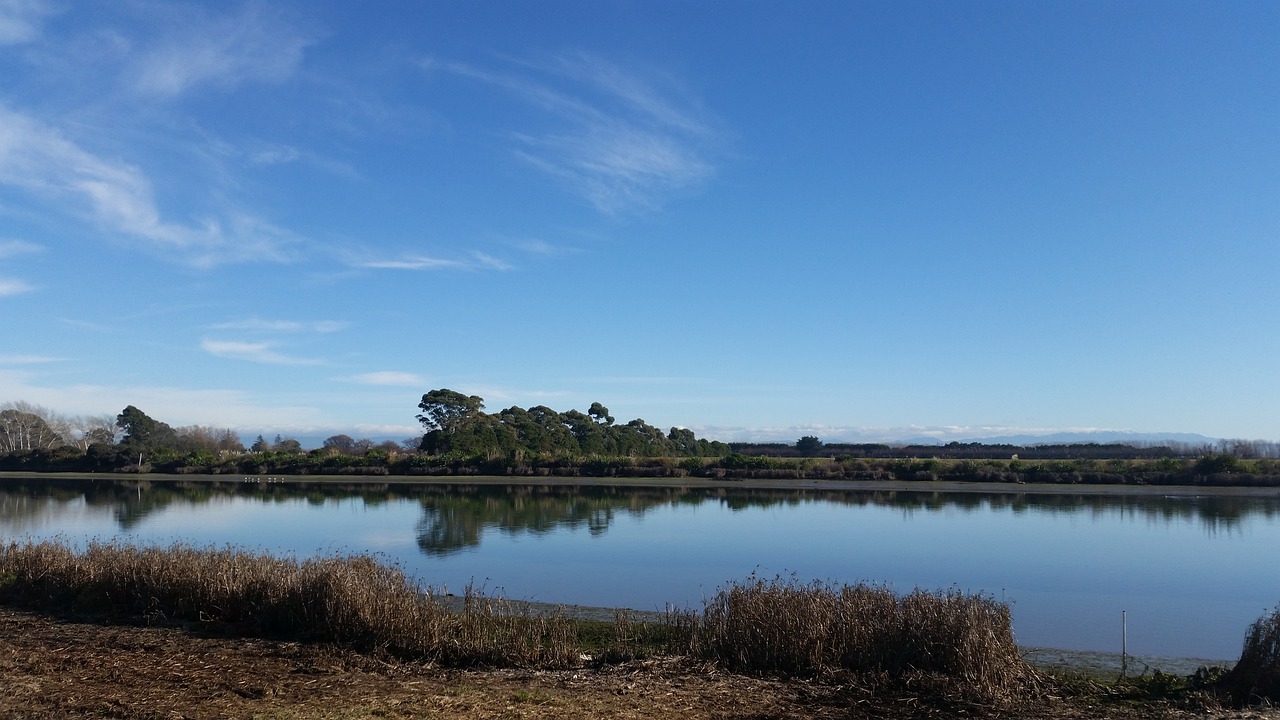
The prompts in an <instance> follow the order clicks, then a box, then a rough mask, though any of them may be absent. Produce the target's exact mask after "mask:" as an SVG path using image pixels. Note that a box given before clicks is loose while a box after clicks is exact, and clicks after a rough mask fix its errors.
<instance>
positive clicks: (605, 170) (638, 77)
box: [425, 53, 717, 213]
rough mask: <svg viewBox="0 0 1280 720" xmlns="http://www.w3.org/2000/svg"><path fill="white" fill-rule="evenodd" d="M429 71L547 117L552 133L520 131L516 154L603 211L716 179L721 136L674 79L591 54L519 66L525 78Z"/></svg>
mask: <svg viewBox="0 0 1280 720" xmlns="http://www.w3.org/2000/svg"><path fill="white" fill-rule="evenodd" d="M425 67H427V68H428V69H432V68H436V67H444V68H445V69H447V70H449V71H451V72H453V73H455V74H457V75H460V76H463V77H468V78H471V79H474V80H477V81H480V82H484V83H487V84H490V85H493V86H495V87H498V88H501V89H502V90H504V91H506V92H507V93H509V94H511V95H512V96H514V97H517V98H519V99H521V100H523V101H524V102H526V103H527V104H530V105H532V106H533V107H535V108H538V109H539V110H541V111H543V119H544V120H546V119H549V120H550V121H551V125H550V127H549V128H547V129H542V130H538V131H534V130H531V129H519V130H514V131H512V132H511V137H512V138H513V139H514V140H515V141H516V144H517V147H516V148H514V149H513V152H514V153H515V154H516V155H517V156H518V157H519V158H521V159H522V160H524V161H525V162H527V163H529V164H530V165H532V166H533V167H536V168H538V169H539V170H541V171H543V172H545V173H547V174H548V175H551V176H553V177H555V178H558V179H559V180H561V181H562V182H564V183H565V184H566V185H567V186H568V187H570V188H571V189H572V190H573V191H575V192H576V193H578V194H580V195H581V196H582V197H584V198H585V199H586V200H587V201H588V202H590V203H591V204H592V205H594V206H595V207H596V208H597V209H598V210H599V211H601V212H604V213H616V212H618V211H621V210H627V209H631V208H636V207H653V206H656V205H658V204H660V203H661V201H662V200H663V199H664V198H666V197H667V196H669V195H670V194H671V193H673V192H676V191H679V190H682V189H684V188H688V187H692V186H696V185H698V184H700V183H702V182H704V181H706V180H707V179H708V178H710V177H711V176H712V175H714V172H715V169H714V167H713V165H712V163H711V160H710V159H709V155H710V152H709V149H710V148H711V147H712V146H714V144H715V143H716V142H717V133H716V132H715V131H714V130H713V129H712V125H711V124H710V123H709V122H707V121H706V120H705V119H704V113H702V112H701V111H700V110H699V109H698V107H697V104H696V103H694V102H692V101H690V100H688V99H687V98H682V97H681V96H680V94H679V92H678V88H677V86H676V83H674V82H672V81H671V80H670V79H669V78H663V77H660V76H658V75H656V74H648V75H646V74H641V73H638V72H632V71H628V70H624V69H623V68H621V67H619V66H617V65H614V64H612V63H610V62H608V61H606V60H605V59H603V58H600V57H597V56H594V55H590V54H586V53H577V54H566V55H561V56H559V57H557V58H555V59H554V60H553V61H552V62H550V63H543V64H533V63H525V64H521V65H519V66H518V67H519V68H521V70H522V71H523V72H522V73H515V72H492V71H489V70H485V69H481V68H478V67H475V66H472V65H467V64H463V63H445V64H443V65H440V64H438V63H435V62H434V61H432V62H431V63H428V64H426V65H425Z"/></svg>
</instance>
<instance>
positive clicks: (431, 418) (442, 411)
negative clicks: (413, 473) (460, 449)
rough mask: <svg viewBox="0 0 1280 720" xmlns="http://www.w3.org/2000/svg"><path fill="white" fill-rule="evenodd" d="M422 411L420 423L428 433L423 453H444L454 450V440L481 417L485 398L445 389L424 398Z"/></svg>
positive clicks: (420, 408) (435, 391)
mask: <svg viewBox="0 0 1280 720" xmlns="http://www.w3.org/2000/svg"><path fill="white" fill-rule="evenodd" d="M418 409H419V410H421V411H422V412H421V413H419V414H418V415H417V418H418V422H420V423H422V427H423V428H424V429H426V431H427V433H426V435H424V436H423V438H422V449H423V450H426V451H427V452H430V453H442V452H448V451H449V450H451V449H453V445H454V443H453V440H454V436H455V435H456V434H457V433H458V431H459V430H461V429H462V428H463V426H465V425H466V424H467V423H469V422H472V421H473V420H475V419H476V418H477V417H478V416H479V415H480V414H481V411H482V410H484V398H482V397H480V396H479V395H463V394H462V393H460V392H457V391H456V390H450V389H448V388H441V389H439V390H432V391H431V392H429V393H427V394H426V395H423V396H422V402H420V403H418Z"/></svg>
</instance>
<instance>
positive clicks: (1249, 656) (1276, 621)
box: [1218, 606, 1280, 705]
mask: <svg viewBox="0 0 1280 720" xmlns="http://www.w3.org/2000/svg"><path fill="white" fill-rule="evenodd" d="M1218 685H1219V687H1220V688H1221V689H1222V690H1224V691H1226V693H1227V694H1228V695H1230V696H1231V700H1232V701H1233V702H1234V703H1235V704H1237V705H1247V704H1251V703H1256V702H1261V701H1264V700H1265V701H1268V702H1277V701H1280V606H1277V607H1276V609H1275V610H1273V611H1272V612H1271V614H1270V615H1264V616H1262V617H1260V618H1258V619H1257V620H1255V621H1254V623H1253V624H1252V625H1250V626H1249V631H1248V632H1246V633H1245V636H1244V649H1243V650H1241V652H1240V659H1239V660H1238V661H1236V664H1235V667H1233V668H1231V670H1230V671H1229V672H1227V673H1226V674H1225V675H1223V676H1222V679H1221V680H1219V683H1218Z"/></svg>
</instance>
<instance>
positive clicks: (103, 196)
mask: <svg viewBox="0 0 1280 720" xmlns="http://www.w3.org/2000/svg"><path fill="white" fill-rule="evenodd" d="M0 184H4V185H9V186H13V187H18V188H23V189H25V190H28V191H30V192H32V193H35V194H38V195H40V196H44V197H46V198H48V199H51V200H53V201H55V202H60V201H62V200H63V199H64V198H72V199H76V200H78V201H79V202H80V203H81V204H82V205H83V206H84V207H86V208H87V209H88V210H89V212H90V214H91V215H92V216H93V217H94V218H95V219H96V221H97V222H98V223H99V224H100V225H102V226H104V227H106V228H108V229H110V230H111V231H114V232H117V233H121V234H123V235H125V236H127V237H131V238H134V239H139V240H143V241H146V242H148V243H150V244H152V245H155V246H159V247H163V248H167V249H169V250H177V251H178V257H179V258H180V259H181V260H183V261H185V262H187V263H188V264H191V265H195V266H199V267H209V266H213V265H219V264H223V263H228V262H243V261H249V260H274V261H282V260H285V259H287V256H288V253H287V250H286V248H287V247H288V246H289V245H292V244H293V243H294V242H296V238H295V237H293V235H292V234H291V233H289V232H288V231H286V230H284V229H282V228H278V227H276V226H274V225H272V224H270V223H268V222H265V221H263V220H261V219H259V218H256V217H254V216H253V215H251V214H248V213H244V212H240V211H235V210H232V211H229V212H226V213H224V217H222V218H207V219H204V220H203V221H201V222H200V223H198V224H194V225H184V224H181V223H174V222H170V221H166V220H165V219H163V218H162V217H161V213H160V210H159V208H158V206H157V205H156V202H155V197H154V193H153V191H152V188H151V182H150V180H149V179H148V178H147V176H146V175H145V174H144V173H143V171H142V170H141V169H139V168H138V167H136V166H134V165H131V164H128V163H125V162H121V161H118V160H108V159H106V158H103V157H99V156H98V155H95V154H93V153H91V152H89V151H87V150H85V149H84V148H82V147H80V146H79V145H77V144H76V143H74V142H72V141H70V140H68V139H67V138H66V137H64V136H63V134H62V133H60V132H59V131H58V130H57V129H55V128H53V127H50V126H48V125H46V124H44V123H41V122H40V121H38V120H36V119H34V118H31V117H28V116H26V115H23V114H21V113H17V112H14V111H11V110H9V109H7V108H5V107H3V106H0Z"/></svg>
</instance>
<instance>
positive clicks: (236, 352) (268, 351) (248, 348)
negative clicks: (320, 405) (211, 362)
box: [200, 339, 320, 365]
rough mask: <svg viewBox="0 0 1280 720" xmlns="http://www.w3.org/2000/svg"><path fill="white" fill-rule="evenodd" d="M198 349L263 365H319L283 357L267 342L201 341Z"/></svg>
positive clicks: (299, 358)
mask: <svg viewBox="0 0 1280 720" xmlns="http://www.w3.org/2000/svg"><path fill="white" fill-rule="evenodd" d="M200 348H201V349H203V350H204V351H205V352H207V353H209V354H210V355H214V356H216V357H220V358H227V359H229V360H245V361H247V362H255V363H262V364H264V365H319V364H320V361H319V360H315V359H312V358H301V357H295V356H292V355H285V354H284V353H281V352H278V351H277V350H275V348H274V344H273V343H269V342H243V341H239V340H207V339H206V340H202V341H201V342H200Z"/></svg>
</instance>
